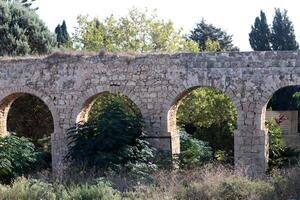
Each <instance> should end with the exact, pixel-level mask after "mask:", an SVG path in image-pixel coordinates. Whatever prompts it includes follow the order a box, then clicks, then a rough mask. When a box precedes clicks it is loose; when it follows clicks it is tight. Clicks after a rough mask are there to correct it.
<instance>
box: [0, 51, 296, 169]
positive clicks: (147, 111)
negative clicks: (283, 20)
mask: <svg viewBox="0 0 300 200" xmlns="http://www.w3.org/2000/svg"><path fill="white" fill-rule="evenodd" d="M299 84H300V53H299V52H225V53H223V52H220V53H198V54H194V53H178V54H148V55H135V56H133V55H122V54H107V55H93V56H89V55H67V54H66V55H64V54H53V55H50V56H48V57H33V58H25V59H24V58H12V59H4V58H3V59H0V99H1V103H0V128H1V134H5V131H6V127H5V126H6V117H7V113H6V112H7V111H8V110H9V106H10V105H11V103H12V102H13V100H14V98H15V97H17V96H18V95H19V94H22V93H29V94H32V95H35V96H37V97H39V98H41V99H42V100H43V101H44V102H45V103H46V105H48V107H49V109H50V111H51V113H52V115H53V119H54V133H53V134H52V140H51V141H52V156H53V171H54V173H56V174H61V173H62V172H63V169H64V167H65V165H64V162H63V157H64V155H65V154H66V152H67V146H66V145H67V141H66V135H65V132H66V129H67V128H69V127H70V126H71V125H72V124H74V123H75V122H76V121H78V120H80V119H86V118H87V113H88V111H89V106H90V105H91V103H92V102H93V100H94V99H95V98H96V96H97V95H98V94H101V93H102V92H112V93H117V92H120V93H122V94H124V95H126V96H127V97H129V98H130V99H131V100H132V101H133V102H134V103H135V104H136V105H137V106H138V107H139V109H140V111H141V113H142V115H143V118H144V121H145V128H146V130H147V132H148V134H151V135H153V136H171V138H172V139H171V141H172V143H171V145H170V140H168V139H166V138H161V139H159V138H156V139H153V140H151V142H152V143H153V144H154V145H155V146H156V147H159V148H163V149H170V148H172V149H171V150H172V152H173V153H178V152H179V149H180V147H179V137H178V134H177V132H176V110H177V105H178V102H179V101H180V99H181V98H182V97H183V96H184V95H186V94H187V93H188V92H189V91H191V90H192V89H194V88H196V87H201V86H210V87H214V88H216V89H218V90H220V91H222V92H224V93H225V94H227V95H228V96H229V97H231V98H232V100H233V102H234V103H235V105H236V107H237V111H238V120H237V130H236V131H235V138H234V143H235V165H236V167H237V168H240V167H243V168H245V169H246V170H247V172H248V173H249V174H251V175H262V174H264V172H265V169H266V166H267V160H268V152H267V147H268V143H267V141H268V140H267V135H266V130H265V126H264V122H265V107H266V104H267V102H268V100H269V99H270V97H271V96H272V94H273V93H274V92H275V91H276V90H278V89H280V88H282V87H285V86H288V85H299Z"/></svg>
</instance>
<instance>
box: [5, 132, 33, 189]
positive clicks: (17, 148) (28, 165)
mask: <svg viewBox="0 0 300 200" xmlns="http://www.w3.org/2000/svg"><path fill="white" fill-rule="evenodd" d="M37 158H38V153H37V152H36V150H35V147H34V144H33V143H32V142H30V140H29V139H27V138H25V137H17V136H15V135H9V136H4V137H0V182H2V183H3V182H9V181H11V179H13V178H15V177H17V176H22V175H24V174H27V173H28V172H29V171H30V170H31V169H33V168H34V164H35V163H36V161H37Z"/></svg>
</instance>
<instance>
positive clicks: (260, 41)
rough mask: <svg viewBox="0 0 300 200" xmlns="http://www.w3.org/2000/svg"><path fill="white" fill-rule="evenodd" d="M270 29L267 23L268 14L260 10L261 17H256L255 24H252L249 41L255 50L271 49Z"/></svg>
mask: <svg viewBox="0 0 300 200" xmlns="http://www.w3.org/2000/svg"><path fill="white" fill-rule="evenodd" d="M270 37H271V33H270V29H269V25H268V23H267V18H266V14H265V13H264V12H263V11H260V17H256V18H255V22H254V25H253V26H251V32H250V33H249V42H250V45H251V48H252V49H253V50H254V51H270V50H271V44H270V42H271V41H270V40H271V39H270Z"/></svg>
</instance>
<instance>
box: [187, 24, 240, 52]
mask: <svg viewBox="0 0 300 200" xmlns="http://www.w3.org/2000/svg"><path fill="white" fill-rule="evenodd" d="M189 38H190V39H191V40H193V41H195V42H197V43H198V47H199V49H200V50H205V49H206V48H207V47H206V44H205V43H206V41H207V40H208V39H209V38H210V39H211V40H212V41H217V42H219V44H220V50H226V51H232V50H238V48H237V47H234V45H233V43H232V35H228V34H227V33H226V32H225V31H223V30H222V29H221V28H217V27H215V26H213V25H212V24H208V23H206V21H205V20H204V19H202V20H201V22H200V23H198V24H197V25H196V27H195V28H194V29H193V30H192V31H191V33H190V36H189Z"/></svg>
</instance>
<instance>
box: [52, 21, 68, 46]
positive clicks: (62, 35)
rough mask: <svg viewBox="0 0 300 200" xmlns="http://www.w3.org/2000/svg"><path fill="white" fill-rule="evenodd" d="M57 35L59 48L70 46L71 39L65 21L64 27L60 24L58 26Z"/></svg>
mask: <svg viewBox="0 0 300 200" xmlns="http://www.w3.org/2000/svg"><path fill="white" fill-rule="evenodd" d="M55 33H56V40H57V45H58V47H61V46H65V47H66V46H68V44H69V40H70V37H69V33H68V31H67V25H66V22H65V20H63V23H62V25H60V24H58V25H57V26H56V28H55Z"/></svg>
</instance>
